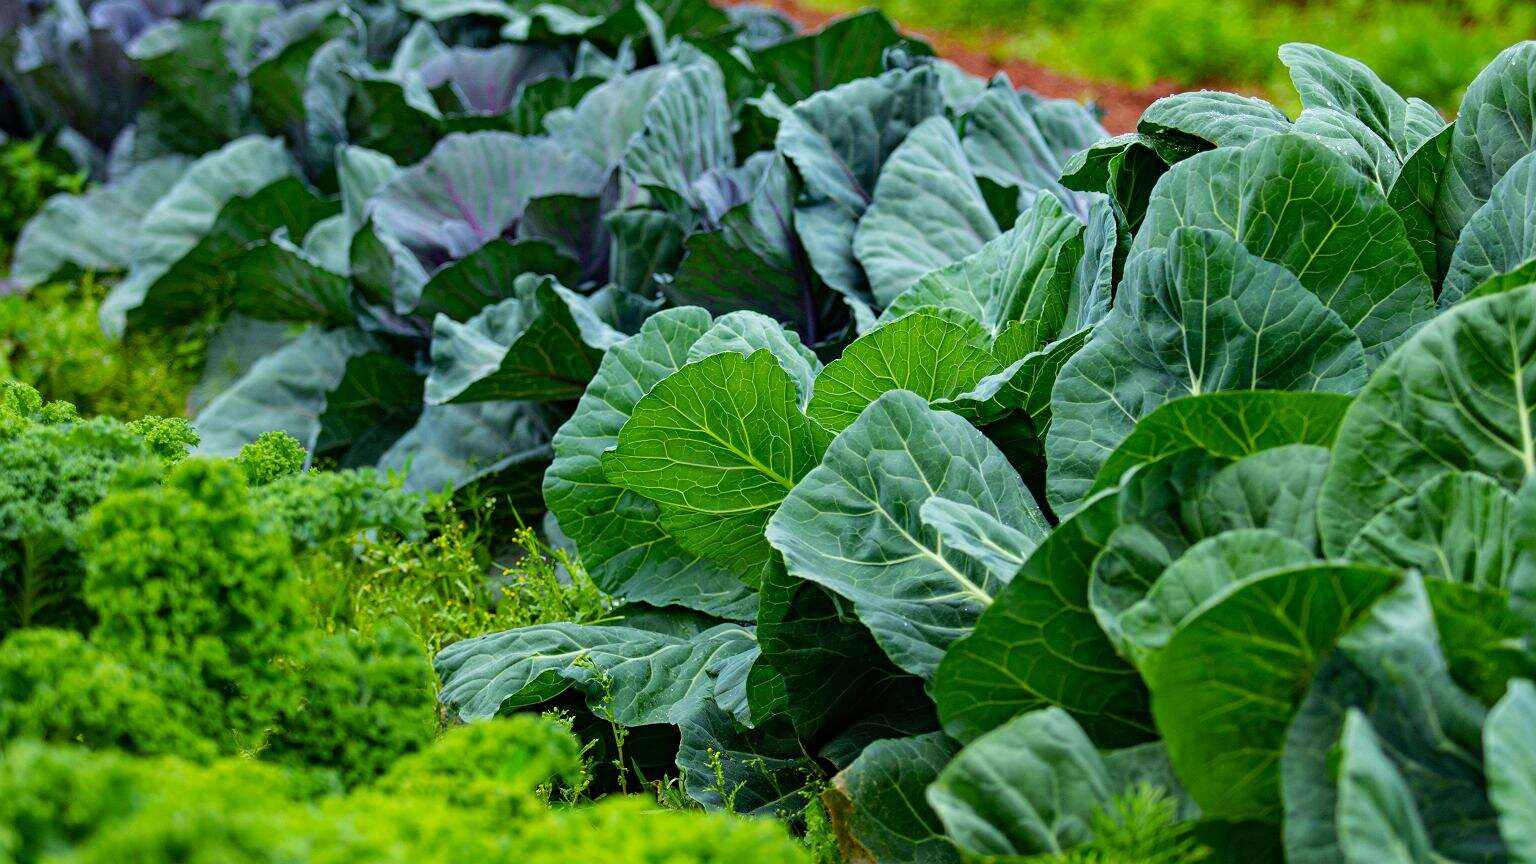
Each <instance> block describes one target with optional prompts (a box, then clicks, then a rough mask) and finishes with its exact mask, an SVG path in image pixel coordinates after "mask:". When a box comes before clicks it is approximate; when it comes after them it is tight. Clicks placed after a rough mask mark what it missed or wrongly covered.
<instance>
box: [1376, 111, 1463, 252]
mask: <svg viewBox="0 0 1536 864" xmlns="http://www.w3.org/2000/svg"><path fill="white" fill-rule="evenodd" d="M1454 126H1455V124H1454V123H1452V124H1451V125H1450V126H1446V127H1445V128H1443V129H1441V130H1440V131H1438V132H1436V133H1435V134H1434V135H1432V136H1430V138H1429V139H1428V140H1426V141H1425V142H1424V143H1422V144H1420V145H1419V148H1418V149H1417V150H1415V151H1413V152H1412V153H1410V154H1409V155H1408V156H1407V158H1405V159H1404V160H1403V168H1402V170H1401V171H1399V172H1398V173H1397V180H1396V181H1395V182H1394V183H1393V184H1392V188H1391V189H1389V190H1387V201H1388V203H1390V204H1391V205H1392V209H1393V210H1396V211H1397V215H1398V216H1400V217H1401V218H1402V220H1403V229H1404V230H1405V231H1406V232H1407V233H1408V242H1409V244H1411V245H1412V246H1413V251H1414V252H1415V253H1417V254H1418V256H1419V264H1420V265H1421V266H1422V267H1423V268H1424V272H1425V273H1426V274H1428V275H1429V277H1430V279H1431V280H1434V281H1438V280H1439V279H1440V278H1441V276H1443V273H1442V272H1441V267H1440V263H1439V260H1440V251H1439V249H1438V247H1437V243H1438V241H1437V239H1436V237H1435V233H1436V230H1437V228H1436V224H1435V198H1436V196H1437V195H1439V193H1440V176H1441V174H1443V173H1444V172H1445V161H1446V159H1448V158H1449V157H1450V155H1451V138H1452V137H1453V136H1454V134H1455V131H1456V130H1455V129H1454V128H1453V127H1454Z"/></svg>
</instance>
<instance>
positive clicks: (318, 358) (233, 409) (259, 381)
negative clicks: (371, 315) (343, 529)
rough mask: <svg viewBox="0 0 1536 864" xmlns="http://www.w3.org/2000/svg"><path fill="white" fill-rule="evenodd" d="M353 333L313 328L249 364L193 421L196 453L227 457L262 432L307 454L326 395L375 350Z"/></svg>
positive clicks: (315, 437) (367, 340)
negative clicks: (279, 434) (280, 435)
mask: <svg viewBox="0 0 1536 864" xmlns="http://www.w3.org/2000/svg"><path fill="white" fill-rule="evenodd" d="M379 348H380V346H379V343H378V342H377V340H375V339H374V338H373V337H372V336H369V335H368V334H366V333H362V332H361V331H358V330H320V329H318V328H313V329H310V330H308V331H306V332H305V333H304V335H302V336H300V337H299V338H298V339H296V340H294V341H292V342H289V343H288V344H286V345H284V346H283V347H281V348H279V349H278V350H276V351H274V352H273V353H271V354H268V355H267V356H265V357H263V358H261V359H260V360H258V361H256V363H255V364H253V365H252V366H251V368H250V370H249V371H247V372H246V373H245V375H244V376H243V377H241V379H240V380H239V381H236V382H235V383H234V384H233V385H232V386H231V387H229V388H228V389H227V390H225V391H224V392H223V393H221V394H219V396H218V397H217V398H216V399H214V400H213V401H212V402H209V403H208V405H207V407H205V408H204V409H203V410H202V411H201V412H200V413H199V414H198V415H197V418H196V420H194V423H193V425H194V426H195V427H196V429H197V432H198V435H199V436H200V438H201V440H200V441H199V443H198V448H197V452H198V453H201V454H204V455H209V456H233V455H234V454H236V453H238V452H240V448H241V447H243V446H245V445H246V444H249V443H250V442H252V441H255V440H256V438H257V437H258V436H260V435H261V433H263V432H270V431H273V430H279V431H283V432H287V433H288V434H289V435H292V436H293V437H294V438H297V439H298V440H299V443H301V444H303V445H304V446H305V447H306V448H308V449H311V450H313V449H314V447H315V445H316V443H317V441H318V439H319V437H320V433H321V428H322V418H323V416H324V415H325V413H326V410H327V401H328V400H329V398H330V396H331V394H332V393H333V392H334V391H335V390H336V389H337V388H338V387H339V386H341V383H342V380H343V379H344V378H345V377H346V374H347V370H348V366H349V364H350V363H351V362H352V361H353V360H355V359H357V358H360V357H363V356H365V355H367V354H369V353H370V352H374V351H377V350H379Z"/></svg>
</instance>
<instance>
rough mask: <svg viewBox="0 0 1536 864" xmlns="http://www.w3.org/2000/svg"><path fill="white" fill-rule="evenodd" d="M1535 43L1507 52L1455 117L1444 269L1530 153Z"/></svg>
mask: <svg viewBox="0 0 1536 864" xmlns="http://www.w3.org/2000/svg"><path fill="white" fill-rule="evenodd" d="M1533 70H1536V42H1521V43H1519V44H1518V45H1512V46H1510V47H1509V48H1506V49H1504V51H1502V52H1501V53H1500V54H1499V56H1497V57H1495V58H1494V59H1493V62H1492V63H1489V64H1488V66H1487V67H1486V68H1484V69H1483V71H1482V72H1479V73H1478V75H1477V78H1476V79H1474V80H1473V81H1472V84H1471V86H1469V87H1467V93H1466V95H1465V96H1463V97H1462V99H1461V109H1460V110H1459V111H1457V112H1456V131H1455V132H1453V133H1452V134H1451V152H1450V156H1449V157H1448V158H1447V159H1446V162H1445V174H1444V176H1443V177H1442V178H1441V180H1440V190H1439V193H1438V195H1437V196H1436V198H1435V231H1436V239H1437V241H1438V243H1439V247H1440V270H1441V272H1442V273H1443V272H1444V271H1445V270H1446V268H1448V267H1449V266H1450V262H1451V253H1452V250H1453V249H1454V248H1455V246H1456V241H1457V239H1458V238H1459V237H1460V236H1461V231H1462V228H1464V227H1465V226H1466V224H1467V223H1468V222H1469V221H1470V220H1471V219H1472V214H1473V213H1476V212H1477V210H1478V208H1480V207H1482V206H1483V203H1484V202H1486V201H1487V200H1488V196H1489V195H1491V194H1492V193H1493V187H1494V186H1495V185H1496V184H1497V183H1498V182H1499V180H1500V178H1502V177H1503V176H1504V174H1505V173H1506V172H1508V171H1509V169H1510V168H1511V167H1512V166H1513V165H1514V164H1515V163H1516V162H1518V161H1519V160H1520V159H1521V157H1523V156H1525V154H1527V153H1529V152H1531V149H1532V147H1531V140H1532V134H1533V133H1536V110H1533V108H1532V104H1533V103H1532V92H1533V89H1536V74H1533Z"/></svg>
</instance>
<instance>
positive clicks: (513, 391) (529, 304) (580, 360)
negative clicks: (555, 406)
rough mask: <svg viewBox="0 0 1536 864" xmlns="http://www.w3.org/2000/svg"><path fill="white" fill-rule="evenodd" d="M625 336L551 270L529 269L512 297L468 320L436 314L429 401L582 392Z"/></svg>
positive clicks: (552, 397) (440, 402) (545, 396)
mask: <svg viewBox="0 0 1536 864" xmlns="http://www.w3.org/2000/svg"><path fill="white" fill-rule="evenodd" d="M621 339H623V334H621V333H619V332H618V331H616V330H614V329H613V328H612V327H609V326H608V325H607V324H605V323H603V322H602V321H601V320H600V319H599V318H598V317H597V314H596V313H595V312H594V311H593V310H592V308H591V307H590V306H588V305H587V300H586V298H585V297H582V296H581V295H579V294H576V293H575V292H573V291H571V290H570V289H568V288H566V287H564V286H562V285H560V284H559V283H557V282H556V281H555V280H554V279H552V278H550V277H548V276H536V275H533V274H531V273H525V274H522V275H520V276H518V277H517V280H516V281H515V282H514V283H513V293H512V296H511V297H508V298H507V299H505V300H502V301H501V302H499V303H495V304H493V305H491V306H487V307H485V308H484V309H482V310H481V311H480V313H479V314H477V315H476V316H475V317H473V318H471V319H469V320H468V321H466V322H464V323H462V324H460V323H459V322H457V321H454V320H453V319H452V318H449V317H448V316H446V315H438V316H437V319H436V320H435V321H433V323H432V371H431V373H430V374H429V375H428V376H427V404H429V405H443V404H446V403H449V402H498V401H505V400H512V399H540V400H546V401H548V400H557V399H575V398H577V397H579V396H580V395H581V393H582V391H583V390H585V389H586V386H587V382H589V381H591V380H592V376H593V375H594V374H596V372H597V364H598V363H599V362H600V361H601V360H602V356H603V352H604V351H605V350H607V349H608V348H611V347H612V346H613V345H615V344H617V343H618V342H619V341H620V340H621Z"/></svg>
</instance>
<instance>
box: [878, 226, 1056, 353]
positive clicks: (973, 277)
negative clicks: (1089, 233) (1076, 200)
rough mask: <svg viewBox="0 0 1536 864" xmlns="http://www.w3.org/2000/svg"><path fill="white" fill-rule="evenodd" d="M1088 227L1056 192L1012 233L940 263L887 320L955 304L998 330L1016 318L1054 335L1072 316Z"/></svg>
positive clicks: (894, 306)
mask: <svg viewBox="0 0 1536 864" xmlns="http://www.w3.org/2000/svg"><path fill="white" fill-rule="evenodd" d="M1082 238H1083V226H1082V224H1081V223H1079V222H1078V221H1077V219H1076V218H1075V217H1073V216H1072V215H1071V214H1069V213H1067V212H1066V211H1065V210H1064V209H1063V208H1062V206H1061V202H1060V201H1058V200H1057V199H1056V198H1054V197H1052V196H1049V195H1042V196H1041V197H1039V198H1037V199H1035V203H1034V205H1033V206H1031V207H1030V208H1029V209H1028V210H1026V211H1025V212H1024V213H1022V214H1021V215H1020V216H1019V220H1018V222H1017V223H1016V224H1015V225H1014V226H1013V227H1012V228H1011V229H1009V230H1008V231H1007V232H1005V233H1003V234H1002V235H1000V236H998V237H996V238H994V239H992V240H990V241H988V242H987V243H986V245H984V246H982V247H981V249H980V250H978V251H976V252H975V253H974V254H971V255H969V256H967V257H965V258H963V259H961V260H960V261H956V262H955V263H953V264H949V265H948V266H945V267H942V268H939V269H936V270H934V271H932V272H930V273H927V274H925V275H923V276H922V278H920V279H918V280H917V282H916V283H914V284H913V285H912V287H910V288H908V289H907V290H905V291H903V292H902V293H901V295H900V296H898V297H897V298H896V299H895V300H893V301H891V304H890V307H889V308H888V309H886V311H885V314H884V316H882V317H884V318H886V319H891V318H899V317H901V316H903V315H906V314H908V313H911V312H913V311H916V310H918V309H921V308H923V307H925V306H937V307H940V308H942V309H954V310H957V311H959V312H964V313H965V314H967V315H969V316H970V317H972V318H974V319H976V320H977V321H979V322H981V324H982V325H983V326H985V327H986V328H987V330H988V331H989V332H991V333H992V335H993V336H996V335H997V334H999V333H1001V332H1002V331H1003V329H1004V328H1005V327H1006V326H1007V325H1008V324H1009V323H1010V322H1015V321H1030V320H1034V321H1039V322H1041V324H1042V325H1043V326H1044V328H1045V331H1046V333H1047V334H1048V335H1052V336H1054V335H1055V334H1056V333H1057V332H1059V331H1061V330H1062V329H1063V327H1064V326H1070V325H1076V326H1071V329H1073V330H1075V329H1077V326H1081V324H1082V323H1086V322H1081V321H1073V320H1071V319H1072V318H1073V317H1074V316H1072V315H1070V314H1069V313H1070V312H1071V307H1072V306H1073V305H1074V304H1073V303H1072V299H1073V298H1072V294H1073V293H1074V292H1073V288H1074V285H1073V276H1074V272H1075V270H1076V268H1077V267H1078V264H1079V263H1080V261H1081V259H1082V258H1083V239H1082Z"/></svg>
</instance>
